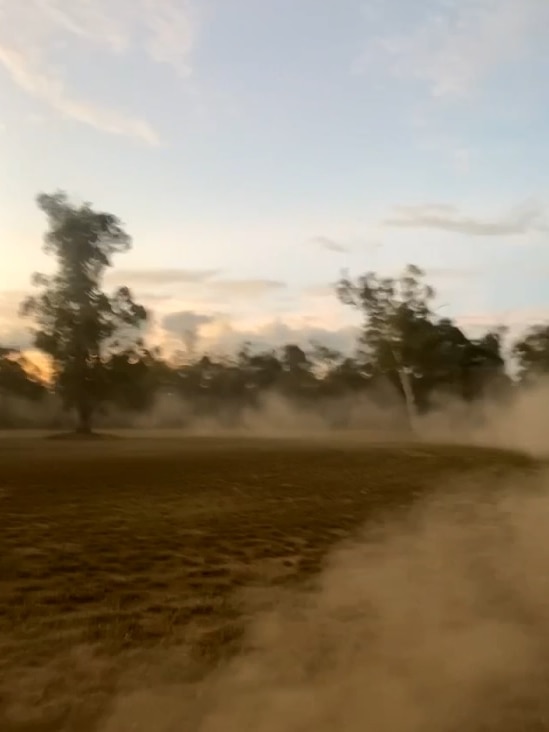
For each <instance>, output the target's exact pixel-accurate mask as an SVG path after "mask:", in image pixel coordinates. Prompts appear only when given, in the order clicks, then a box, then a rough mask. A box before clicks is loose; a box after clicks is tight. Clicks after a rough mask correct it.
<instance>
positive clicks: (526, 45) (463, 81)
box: [357, 0, 549, 97]
mask: <svg viewBox="0 0 549 732" xmlns="http://www.w3.org/2000/svg"><path fill="white" fill-rule="evenodd" d="M393 4H394V0H393V2H391V0H386V3H385V5H384V8H385V10H386V12H389V7H390V6H392V5H393ZM416 7H417V9H418V10H419V11H420V20H419V22H418V23H417V24H416V25H415V26H408V27H406V28H402V30H399V32H398V33H394V32H391V31H389V32H387V33H382V34H379V35H378V37H377V39H376V41H375V42H374V43H373V44H371V46H370V47H369V49H368V50H367V52H366V53H365V54H364V55H363V57H362V58H361V59H360V61H359V62H358V63H357V67H358V69H359V70H363V71H367V70H368V69H369V68H372V69H374V68H375V69H376V70H377V69H378V68H379V66H380V56H381V61H382V62H383V63H384V64H385V65H386V67H387V68H388V69H389V70H390V72H391V73H392V74H394V75H396V76H398V77H402V78H410V77H411V78H415V79H417V80H419V81H421V82H424V83H425V84H426V85H427V87H428V89H429V91H430V93H431V94H432V95H433V96H435V97H459V96H464V95H466V94H468V93H469V92H471V91H472V90H473V89H475V88H476V87H478V86H479V85H481V84H483V83H484V82H485V81H486V80H487V79H489V78H490V77H491V76H492V74H494V73H495V72H497V71H498V70H499V69H500V68H501V67H502V66H503V65H504V64H507V63H509V62H512V61H514V60H516V59H517V58H519V57H520V56H521V54H523V53H525V52H528V51H529V50H531V49H533V48H534V47H535V44H536V43H539V44H543V43H546V38H547V33H548V31H549V4H548V3H547V0H461V1H460V2H452V1H448V0H422V1H419V0H418V3H417V6H416ZM421 11H423V12H421Z"/></svg>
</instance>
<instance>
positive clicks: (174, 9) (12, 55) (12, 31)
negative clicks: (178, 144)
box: [0, 0, 194, 145]
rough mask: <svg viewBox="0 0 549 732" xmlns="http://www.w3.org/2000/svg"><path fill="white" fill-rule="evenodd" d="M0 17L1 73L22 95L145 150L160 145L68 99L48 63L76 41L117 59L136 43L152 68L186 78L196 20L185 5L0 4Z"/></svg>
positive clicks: (146, 133)
mask: <svg viewBox="0 0 549 732" xmlns="http://www.w3.org/2000/svg"><path fill="white" fill-rule="evenodd" d="M0 15H1V20H2V22H1V24H0V66H3V67H4V69H5V71H6V72H7V73H8V74H9V76H10V77H11V79H12V80H13V82H14V83H15V84H17V85H18V86H19V87H20V88H21V89H23V90H24V91H25V92H27V93H28V94H29V95H31V96H33V97H35V98H36V99H39V100H40V101H42V102H44V103H46V104H47V105H49V106H50V107H51V108H52V109H53V110H55V111H56V112H58V113H59V114H60V115H62V116H64V117H67V118H69V119H73V120H76V121H78V122H81V123H83V124H86V125H89V126H92V127H94V128H96V129H98V130H101V131H103V132H107V133H109V134H114V135H123V136H126V137H130V138H134V139H138V140H141V141H143V142H145V143H147V144H149V145H157V144H158V143H159V136H158V133H157V132H156V130H155V129H154V128H153V127H152V125H151V124H150V123H149V122H148V121H147V120H145V119H142V118H141V117H140V116H138V115H133V114H131V113H127V112H124V111H121V110H117V109H111V108H110V107H107V106H105V105H102V104H101V103H97V104H96V103H93V102H91V101H89V100H87V99H85V98H83V97H81V96H79V95H77V94H74V93H73V92H72V91H71V90H70V89H69V88H68V86H67V84H66V80H65V74H64V73H63V70H62V68H61V69H60V68H59V66H58V65H56V64H54V59H55V58H56V57H57V56H58V55H59V53H60V51H61V52H62V51H63V50H64V48H65V45H66V43H67V42H68V41H70V40H71V39H74V38H76V39H78V42H79V43H84V42H85V43H87V44H88V45H91V46H95V47H98V48H100V49H101V50H102V51H103V52H105V51H107V52H109V53H111V54H117V55H122V54H123V53H125V52H126V51H127V50H128V49H129V48H130V47H131V46H132V44H134V43H136V42H141V43H143V44H144V47H145V50H146V52H147V53H148V55H149V57H150V58H151V60H153V61H155V62H160V63H165V64H169V65H170V66H172V67H173V68H174V69H175V70H176V71H177V72H178V73H179V74H182V75H185V76H186V75H188V74H189V73H190V66H189V58H190V54H191V51H192V48H193V39H194V16H193V15H192V13H191V10H190V6H189V4H188V3H187V2H185V0H154V2H153V0H133V1H132V0H117V2H116V3H111V2H108V1H107V0H94V2H71V1H69V0H25V2H20V3H17V2H13V0H3V1H2V0H0ZM143 36H144V41H140V39H141V38H142V37H143ZM66 66H67V67H70V60H69V58H68V57H67V58H66Z"/></svg>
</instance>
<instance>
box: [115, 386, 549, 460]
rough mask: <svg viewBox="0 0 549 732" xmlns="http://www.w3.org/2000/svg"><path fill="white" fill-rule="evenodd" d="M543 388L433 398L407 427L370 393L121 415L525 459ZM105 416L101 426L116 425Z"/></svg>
mask: <svg viewBox="0 0 549 732" xmlns="http://www.w3.org/2000/svg"><path fill="white" fill-rule="evenodd" d="M547 404H549V382H548V381H546V380H545V381H539V382H537V383H536V384H533V385H530V386H528V387H526V386H524V387H517V388H516V389H515V390H513V392H512V393H511V394H508V395H507V396H506V397H505V398H499V399H494V398H487V399H485V400H479V401H476V402H472V403H466V402H463V401H461V400H455V399H451V398H449V397H447V396H443V395H439V396H438V397H436V398H435V399H434V404H433V408H432V409H431V411H429V412H428V413H427V414H422V415H417V416H416V418H415V419H414V424H413V425H412V426H411V425H410V423H409V417H408V415H407V412H406V409H405V406H404V404H403V403H402V399H401V398H400V397H399V396H398V395H396V394H395V393H394V391H392V390H391V389H387V391H380V392H378V393H376V394H370V395H368V396H365V395H358V396H356V395H354V396H353V395H348V396H345V397H339V398H333V399H319V400H317V401H316V402H315V403H314V405H309V406H308V407H305V406H303V405H299V404H296V403H295V402H293V401H292V400H290V399H287V398H285V397H283V396H281V395H279V394H276V393H269V394H266V395H265V396H264V397H263V399H262V400H261V402H260V404H259V406H258V407H256V408H253V409H252V408H248V409H245V410H243V411H242V413H241V414H239V416H238V419H237V420H235V421H234V422H230V420H229V419H228V418H227V415H224V414H223V413H219V414H216V415H215V416H214V417H199V416H196V415H193V414H192V411H191V408H190V406H189V405H188V404H186V403H185V402H184V401H182V400H179V399H177V398H169V399H168V398H165V397H164V398H161V399H159V400H158V401H157V403H156V404H155V406H154V407H153V408H152V409H151V410H150V411H149V412H148V413H147V414H146V415H143V416H141V417H139V418H129V417H127V416H126V422H125V424H126V425H127V426H131V427H132V428H134V429H140V430H146V431H147V432H148V433H149V434H151V431H152V432H154V431H157V433H158V436H159V437H161V436H162V433H163V430H164V429H166V428H167V427H172V428H176V429H180V430H181V432H182V434H188V435H199V436H229V435H239V436H248V437H263V438H273V439H274V438H277V437H282V438H291V437H295V438H300V439H307V438H315V437H318V438H326V437H333V438H334V439H342V440H350V441H353V442H359V443H360V442H361V441H362V442H365V443H371V442H386V441H397V442H401V441H410V440H411V441H414V440H418V441H423V442H439V443H446V444H452V443H453V444H461V445H476V446H484V447H500V448H508V449H516V450H522V451H524V452H527V453H529V454H531V455H535V456H540V455H546V454H548V453H549V442H548V440H547V435H548V434H549V410H548V409H547V406H546V405H547ZM121 420H122V421H123V417H122V416H121V415H117V416H116V418H115V415H113V414H111V415H110V416H107V417H105V418H104V419H103V422H102V424H103V426H106V427H108V426H110V425H113V424H119V423H120V421H121Z"/></svg>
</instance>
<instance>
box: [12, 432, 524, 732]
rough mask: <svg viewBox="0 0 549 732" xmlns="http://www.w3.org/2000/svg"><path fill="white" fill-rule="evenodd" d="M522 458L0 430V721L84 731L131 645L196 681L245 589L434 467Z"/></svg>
mask: <svg viewBox="0 0 549 732" xmlns="http://www.w3.org/2000/svg"><path fill="white" fill-rule="evenodd" d="M532 467H533V464H532V462H531V461H530V460H529V459H528V458H526V457H524V456H521V455H518V454H513V453H505V452H501V451H498V450H481V449H470V448H460V447H440V446H438V447H434V446H425V445H410V446H394V445H393V446H390V445H387V446H377V447H372V446H368V447H365V446H362V447H360V446H358V445H357V444H354V445H345V444H344V443H343V442H340V443H332V444H328V443H320V442H317V443H306V442H303V443H299V442H291V443H290V442H283V441H253V442H252V441H246V440H244V439H239V440H228V439H224V440H209V439H200V438H196V439H186V440H184V441H183V440H174V439H170V440H165V441H161V440H139V439H128V440H116V441H114V442H112V443H110V442H109V441H98V442H95V441H91V442H89V441H84V442H82V443H79V442H78V441H71V442H70V443H65V444H64V443H63V441H48V442H46V441H44V440H36V439H29V440H24V439H20V440H15V439H4V440H1V441H0V515H1V517H2V529H1V531H0V729H2V730H5V732H8V731H9V732H12V731H13V732H15V730H19V731H20V732H22V731H23V730H27V731H28V732H31V730H32V731H38V730H42V731H45V730H49V729H51V730H61V729H63V730H75V731H76V730H78V732H84V731H85V730H86V729H92V728H93V724H94V723H95V721H96V719H97V718H98V714H100V712H101V710H102V709H104V708H106V705H107V704H108V701H109V699H110V696H111V694H112V693H113V690H114V689H115V688H116V684H117V679H118V674H119V671H120V668H121V667H122V666H123V665H124V663H125V661H124V659H129V658H131V657H132V654H135V653H136V652H138V651H139V650H140V649H144V648H151V647H152V648H156V649H157V650H158V649H161V648H165V647H166V648H167V647H170V648H173V647H174V646H180V647H181V648H182V649H185V654H186V657H187V659H188V667H189V669H190V670H189V673H190V674H201V673H203V672H204V670H205V669H207V668H209V667H211V665H212V664H214V663H215V662H217V661H219V660H220V659H221V658H223V656H224V655H226V654H229V653H231V652H233V651H234V650H235V648H237V647H238V643H239V638H240V635H241V632H242V628H243V627H244V620H245V618H244V617H243V615H242V612H241V608H240V606H239V596H240V594H239V592H240V590H242V589H243V588H246V587H250V586H251V587H253V586H263V585H265V584H287V583H292V582H301V581H303V580H306V579H307V578H310V577H311V576H313V575H314V574H315V573H316V572H317V571H318V570H319V568H320V567H321V564H322V561H323V558H324V557H325V555H326V552H327V551H328V550H329V549H330V547H331V546H333V544H334V543H335V542H337V541H339V540H340V539H342V538H344V537H346V536H349V535H350V534H352V532H353V531H355V530H356V529H357V528H358V527H359V526H361V525H362V524H363V523H364V522H365V521H368V520H374V519H375V518H376V517H379V516H380V515H381V513H382V512H384V511H387V510H394V509H397V508H399V507H405V506H408V505H410V503H411V502H412V501H413V500H414V499H415V498H416V497H417V496H418V495H420V494H421V493H423V492H424V491H425V490H428V489H429V488H430V486H432V485H435V484H437V485H441V484H442V485H444V484H445V483H447V481H446V480H445V477H446V476H448V477H450V476H451V475H454V474H456V473H463V472H477V471H482V472H485V471H493V472H494V473H498V472H502V471H503V472H509V470H512V469H515V470H525V469H529V468H532ZM441 479H442V481H441Z"/></svg>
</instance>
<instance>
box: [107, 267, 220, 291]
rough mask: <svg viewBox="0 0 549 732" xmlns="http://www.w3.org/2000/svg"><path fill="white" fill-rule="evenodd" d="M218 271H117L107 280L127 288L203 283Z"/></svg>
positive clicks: (110, 274)
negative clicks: (122, 284)
mask: <svg viewBox="0 0 549 732" xmlns="http://www.w3.org/2000/svg"><path fill="white" fill-rule="evenodd" d="M219 272H220V270H218V269H117V270H116V271H115V272H112V273H109V275H108V277H109V279H113V280H114V279H116V281H117V282H123V283H124V284H125V285H128V287H140V286H143V285H145V286H148V287H154V286H155V285H156V286H158V287H163V286H165V285H179V284H182V285H183V284H190V283H192V284H195V283H203V282H205V281H207V280H209V279H211V278H212V277H215V276H216V275H217V274H219Z"/></svg>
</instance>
